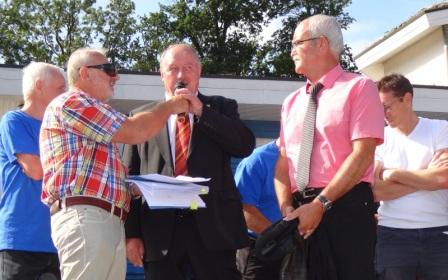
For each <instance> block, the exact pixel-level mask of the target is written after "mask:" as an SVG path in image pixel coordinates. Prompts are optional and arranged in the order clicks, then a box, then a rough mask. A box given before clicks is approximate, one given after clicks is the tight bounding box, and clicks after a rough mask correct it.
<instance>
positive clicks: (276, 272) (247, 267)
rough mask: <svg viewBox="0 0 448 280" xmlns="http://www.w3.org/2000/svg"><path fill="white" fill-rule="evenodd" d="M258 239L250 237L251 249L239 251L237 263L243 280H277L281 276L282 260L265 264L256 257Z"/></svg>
mask: <svg viewBox="0 0 448 280" xmlns="http://www.w3.org/2000/svg"><path fill="white" fill-rule="evenodd" d="M255 241H256V239H255V238H253V237H250V239H249V247H246V248H243V249H240V250H238V253H237V261H238V263H239V268H240V271H241V273H242V274H243V280H276V279H279V276H280V265H281V262H282V260H281V259H280V260H278V261H270V262H263V261H260V260H259V259H258V258H257V257H255V255H254V252H253V250H254V247H255Z"/></svg>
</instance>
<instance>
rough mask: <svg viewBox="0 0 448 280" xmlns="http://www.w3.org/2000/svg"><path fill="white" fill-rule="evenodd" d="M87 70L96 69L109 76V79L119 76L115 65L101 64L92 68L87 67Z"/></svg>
mask: <svg viewBox="0 0 448 280" xmlns="http://www.w3.org/2000/svg"><path fill="white" fill-rule="evenodd" d="M86 67H87V68H95V69H99V70H101V71H103V72H104V73H106V74H107V75H109V77H112V78H114V77H116V76H117V74H118V73H117V72H118V71H117V68H116V67H115V65H114V64H112V63H104V64H99V65H90V66H86Z"/></svg>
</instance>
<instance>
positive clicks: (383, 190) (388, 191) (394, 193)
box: [372, 180, 416, 201]
mask: <svg viewBox="0 0 448 280" xmlns="http://www.w3.org/2000/svg"><path fill="white" fill-rule="evenodd" d="M372 191H373V195H374V197H375V201H387V200H393V199H397V198H400V197H402V196H404V195H407V194H410V193H413V192H415V191H416V189H414V188H412V187H409V186H406V185H403V184H399V183H394V182H390V181H383V180H376V181H375V184H374V185H373V187H372Z"/></svg>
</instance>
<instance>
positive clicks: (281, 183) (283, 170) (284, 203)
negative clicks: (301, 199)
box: [274, 154, 293, 216]
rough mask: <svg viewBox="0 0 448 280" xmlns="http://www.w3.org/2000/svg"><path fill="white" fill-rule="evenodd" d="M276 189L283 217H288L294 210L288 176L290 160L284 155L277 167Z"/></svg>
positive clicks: (281, 156)
mask: <svg viewBox="0 0 448 280" xmlns="http://www.w3.org/2000/svg"><path fill="white" fill-rule="evenodd" d="M274 187H275V194H276V195H277V200H278V204H279V207H280V211H281V213H282V216H286V215H287V214H288V212H289V211H290V210H292V209H293V201H292V194H291V183H290V180H289V174H288V160H287V158H286V156H284V155H282V154H280V155H279V158H278V160H277V164H276V166H275V177H274Z"/></svg>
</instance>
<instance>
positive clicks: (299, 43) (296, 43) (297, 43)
mask: <svg viewBox="0 0 448 280" xmlns="http://www.w3.org/2000/svg"><path fill="white" fill-rule="evenodd" d="M316 39H320V37H312V38H308V39H303V40H295V41H292V43H291V48H292V49H294V48H295V47H297V46H300V45H302V44H303V43H305V42H306V41H311V40H316Z"/></svg>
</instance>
